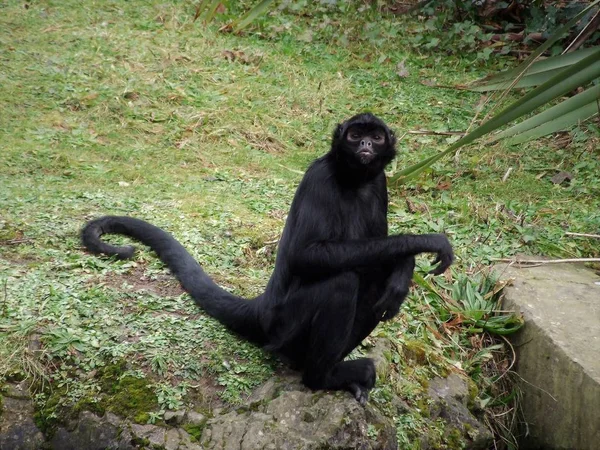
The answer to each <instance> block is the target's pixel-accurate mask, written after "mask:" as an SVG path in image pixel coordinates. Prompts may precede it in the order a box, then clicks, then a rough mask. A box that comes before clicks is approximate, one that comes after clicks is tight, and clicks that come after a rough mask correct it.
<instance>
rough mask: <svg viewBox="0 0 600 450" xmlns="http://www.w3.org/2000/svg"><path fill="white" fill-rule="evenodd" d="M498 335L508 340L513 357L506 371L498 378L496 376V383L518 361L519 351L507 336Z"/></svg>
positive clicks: (505, 340)
mask: <svg viewBox="0 0 600 450" xmlns="http://www.w3.org/2000/svg"><path fill="white" fill-rule="evenodd" d="M498 336H500V338H501V339H503V340H504V342H506V345H508V347H509V348H510V351H511V353H512V359H511V361H510V366H508V367H507V368H506V370H505V371H504V372H502V374H500V376H499V377H498V378H496V381H494V383H497V382H498V381H500V380H501V379H502V377H504V375H506V374H507V373H508V372H510V370H511V369H512V368H513V366H514V365H515V363H516V362H517V353H516V352H515V348H514V347H513V345H512V344H511V343H510V341H509V340H508V338H507V337H506V336H503V335H501V334H499V335H498Z"/></svg>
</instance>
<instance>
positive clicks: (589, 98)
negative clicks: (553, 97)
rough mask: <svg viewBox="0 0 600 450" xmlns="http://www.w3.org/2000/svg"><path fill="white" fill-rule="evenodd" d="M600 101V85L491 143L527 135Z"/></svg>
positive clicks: (503, 134) (526, 121)
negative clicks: (530, 131)
mask: <svg viewBox="0 0 600 450" xmlns="http://www.w3.org/2000/svg"><path fill="white" fill-rule="evenodd" d="M598 99H600V85H597V86H594V87H592V88H590V89H587V90H585V91H583V92H581V93H580V94H577V95H575V96H574V97H571V98H569V99H568V100H565V101H564V102H562V103H559V104H558V105H556V106H553V107H552V108H549V109H547V110H546V111H544V112H542V113H540V114H537V115H535V116H533V117H531V118H529V119H527V120H525V121H523V122H521V123H519V124H517V125H515V126H513V127H511V128H509V129H507V130H504V131H503V132H501V133H498V134H497V135H496V136H494V138H493V140H492V141H491V142H496V141H498V140H500V139H503V138H507V137H511V136H514V135H517V134H521V133H525V132H526V131H529V130H531V129H533V128H536V127H539V126H541V125H544V124H545V123H547V122H550V121H553V120H555V119H558V118H560V117H562V116H564V115H565V114H569V113H571V112H573V111H576V110H580V109H581V108H583V107H585V106H587V105H588V104H590V103H594V104H595V103H597V101H598ZM588 117H589V116H588ZM585 118H587V117H585ZM585 118H582V120H585ZM568 126H570V125H568ZM555 131H560V130H555ZM553 132H554V131H551V133H553Z"/></svg>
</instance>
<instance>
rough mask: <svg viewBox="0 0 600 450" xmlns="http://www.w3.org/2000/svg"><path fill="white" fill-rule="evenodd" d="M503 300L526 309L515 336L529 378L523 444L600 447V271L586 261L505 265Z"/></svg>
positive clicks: (557, 449) (556, 448)
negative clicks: (505, 286) (570, 263)
mask: <svg viewBox="0 0 600 450" xmlns="http://www.w3.org/2000/svg"><path fill="white" fill-rule="evenodd" d="M496 270H497V272H498V273H500V274H501V277H502V278H504V279H509V278H512V279H514V281H513V283H512V285H511V286H508V287H507V288H506V289H505V300H504V308H505V309H508V310H516V311H521V312H522V313H523V316H524V318H525V326H524V327H523V329H522V330H521V331H519V332H518V333H517V334H516V335H514V336H513V337H512V341H513V344H514V346H515V350H516V352H517V365H516V370H517V372H518V374H519V375H520V376H521V378H522V379H523V383H521V387H522V390H523V412H524V415H525V420H526V422H527V432H528V436H527V437H526V438H524V439H523V441H522V448H544V449H548V450H550V449H551V450H567V449H577V450H596V449H598V448H600V385H599V383H600V284H599V283H600V276H598V275H596V274H595V273H594V272H593V271H592V270H590V269H587V268H585V267H584V266H579V265H568V264H560V265H545V266H540V267H532V268H520V269H519V268H514V267H508V266H499V267H497V268H496Z"/></svg>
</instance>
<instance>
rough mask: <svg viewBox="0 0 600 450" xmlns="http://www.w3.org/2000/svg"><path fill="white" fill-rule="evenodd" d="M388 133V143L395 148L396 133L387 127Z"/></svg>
mask: <svg viewBox="0 0 600 450" xmlns="http://www.w3.org/2000/svg"><path fill="white" fill-rule="evenodd" d="M386 131H387V134H388V136H387V138H388V142H389V144H390V146H392V147H395V146H396V134H395V133H394V130H392V129H391V128H388V127H386Z"/></svg>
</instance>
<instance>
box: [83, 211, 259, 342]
mask: <svg viewBox="0 0 600 450" xmlns="http://www.w3.org/2000/svg"><path fill="white" fill-rule="evenodd" d="M103 234H123V235H126V236H131V237H132V238H134V239H137V240H139V241H140V242H142V243H144V244H146V245H147V246H149V247H150V248H152V250H154V251H155V252H156V253H157V254H158V257H159V258H160V259H161V261H162V262H164V263H165V264H166V265H167V267H168V268H169V270H170V271H171V272H172V273H173V275H175V276H176V277H177V279H178V280H179V282H180V283H181V286H182V287H183V289H185V290H186V291H187V292H188V293H189V294H190V295H191V296H192V298H193V299H194V301H195V302H196V303H197V304H198V305H199V306H200V307H201V308H202V309H204V310H205V311H206V312H207V313H208V314H209V315H211V316H212V317H214V318H215V319H217V320H218V321H219V322H221V323H222V324H223V325H225V326H226V327H228V328H230V329H231V330H233V331H234V332H236V333H238V334H240V335H242V336H243V337H245V338H246V339H248V340H250V341H252V342H255V343H257V344H263V343H264V340H265V338H264V334H263V332H262V330H261V327H260V325H259V320H258V315H257V310H256V302H255V301H251V300H245V299H243V298H241V297H237V296H235V295H233V294H231V293H229V292H227V291H225V290H224V289H222V288H221V287H219V286H218V285H217V284H215V282H214V281H213V280H212V279H211V278H210V277H209V276H208V275H207V274H206V273H205V272H204V270H202V268H201V267H200V264H198V263H197V262H196V260H195V259H194V258H193V257H192V255H190V254H189V253H188V251H187V250H186V249H185V248H184V247H183V246H182V245H181V244H180V243H179V242H178V241H177V240H176V239H175V238H174V237H173V236H171V235H170V234H169V233H167V232H166V231H163V230H162V229H160V228H158V227H156V226H154V225H152V224H150V223H148V222H145V221H143V220H140V219H134V218H133V217H126V216H104V217H100V218H99V219H95V220H92V221H90V222H88V223H87V224H86V225H85V226H84V227H83V229H82V230H81V241H82V243H83V245H84V246H85V248H87V249H88V250H89V251H90V252H92V253H104V254H106V255H114V256H117V257H118V258H120V259H128V258H131V257H132V256H133V253H134V251H135V247H133V246H123V247H119V246H115V245H111V244H108V243H106V242H104V241H102V239H101V236H102V235H103Z"/></svg>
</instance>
